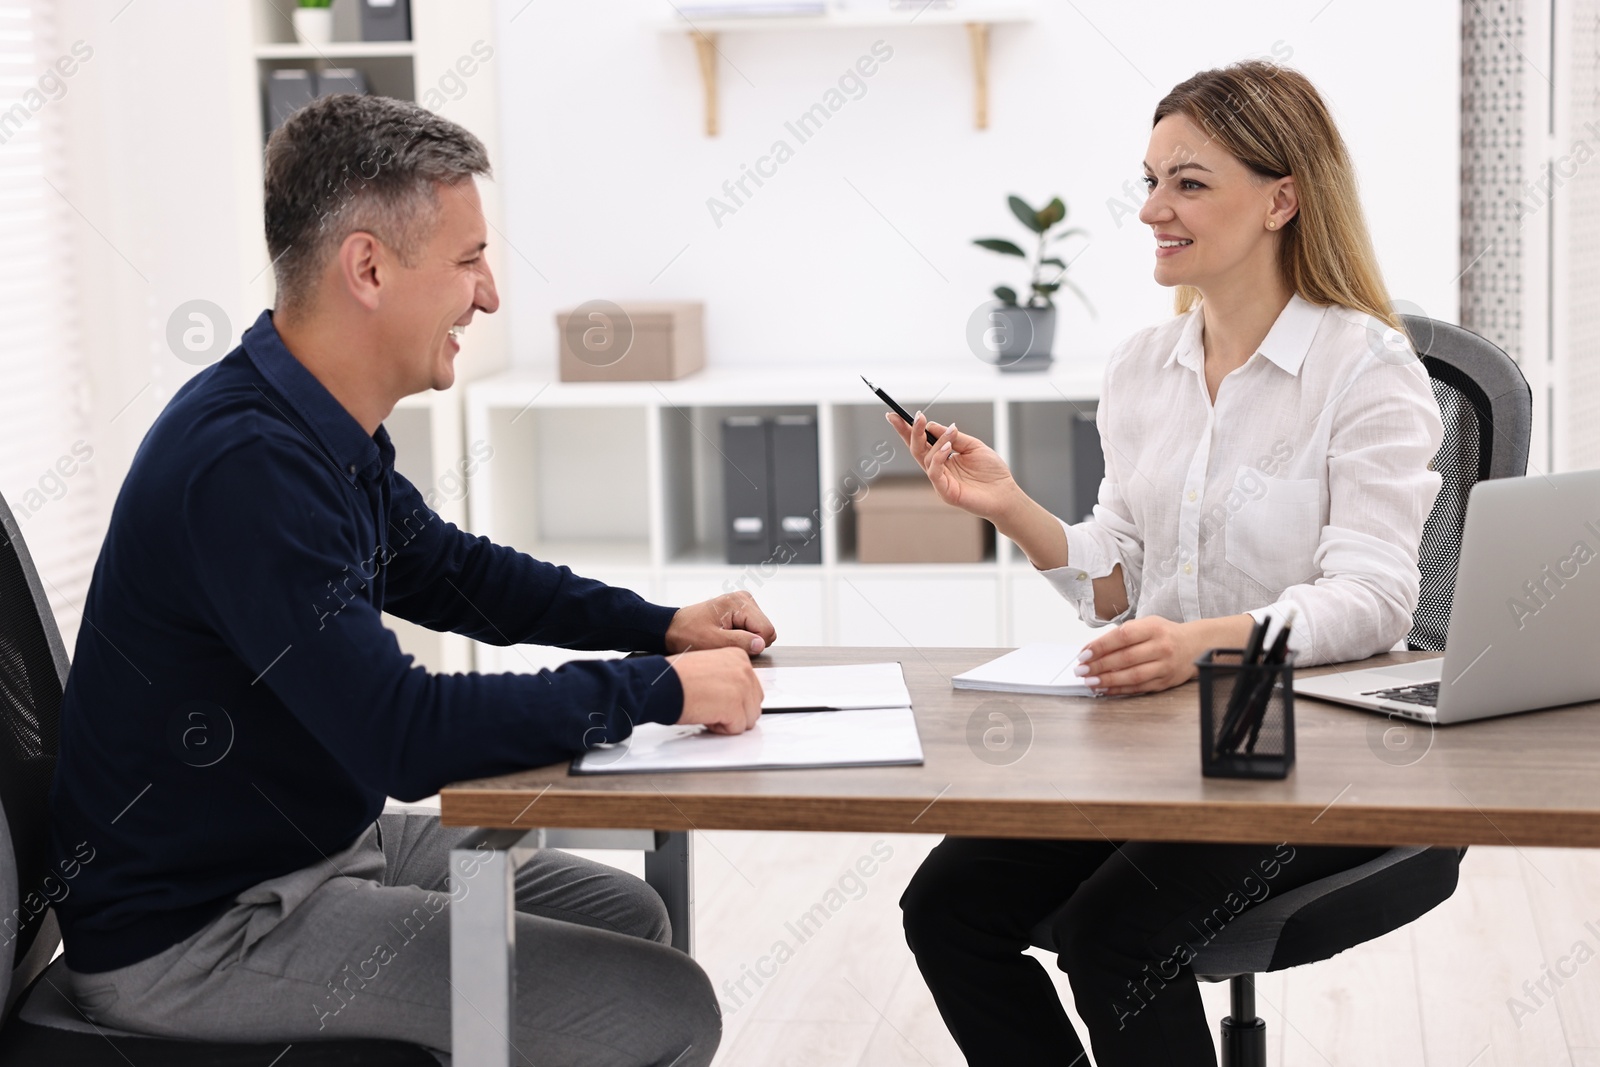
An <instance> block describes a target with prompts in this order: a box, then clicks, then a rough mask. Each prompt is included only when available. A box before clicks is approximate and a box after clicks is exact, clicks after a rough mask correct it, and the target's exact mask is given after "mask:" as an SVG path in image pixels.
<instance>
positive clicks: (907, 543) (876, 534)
mask: <svg viewBox="0 0 1600 1067" xmlns="http://www.w3.org/2000/svg"><path fill="white" fill-rule="evenodd" d="M855 509H856V561H857V562H858V563H980V562H982V561H983V558H984V554H985V550H986V548H987V542H988V539H989V538H988V533H989V524H988V523H986V522H984V521H983V520H982V519H980V518H978V517H977V516H976V515H970V514H968V513H967V512H965V511H962V510H961V509H960V508H954V507H951V506H950V505H949V504H946V503H945V502H944V501H942V500H940V499H939V494H938V493H936V492H935V491H934V488H933V485H932V484H931V483H930V482H929V481H928V479H927V478H925V477H923V476H922V475H920V474H919V475H914V476H910V477H894V478H879V479H878V480H877V481H875V482H872V483H870V484H869V485H868V486H867V492H866V494H865V495H864V496H862V497H860V498H859V499H857V500H856V502H855Z"/></svg>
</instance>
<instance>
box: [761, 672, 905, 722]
mask: <svg viewBox="0 0 1600 1067" xmlns="http://www.w3.org/2000/svg"><path fill="white" fill-rule="evenodd" d="M755 671H756V677H757V678H759V679H760V680H761V688H762V689H763V690H765V691H766V695H765V696H764V697H763V698H762V700H761V707H762V710H764V711H772V710H774V709H778V708H841V709H842V708H909V707H910V706H911V691H910V690H909V689H907V688H906V676H905V672H904V671H902V670H901V669H900V664H898V663H850V664H841V665H838V666H827V667H757V668H756V669H755Z"/></svg>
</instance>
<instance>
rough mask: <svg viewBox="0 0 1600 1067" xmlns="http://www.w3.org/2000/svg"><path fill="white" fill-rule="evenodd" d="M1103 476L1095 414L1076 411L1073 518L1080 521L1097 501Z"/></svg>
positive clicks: (1073, 427) (1101, 455)
mask: <svg viewBox="0 0 1600 1067" xmlns="http://www.w3.org/2000/svg"><path fill="white" fill-rule="evenodd" d="M1105 476H1106V457H1105V454H1104V453H1102V452H1101V451H1100V428H1099V427H1097V426H1096V425H1095V423H1094V412H1092V411H1091V412H1088V413H1084V412H1078V413H1077V414H1076V415H1075V416H1074V417H1073V419H1072V516H1071V517H1070V518H1069V519H1068V520H1067V521H1069V522H1082V521H1083V520H1084V519H1087V518H1088V517H1089V515H1090V513H1091V512H1093V511H1094V505H1095V502H1096V501H1098V500H1099V499H1100V482H1101V481H1102V480H1104V478H1105Z"/></svg>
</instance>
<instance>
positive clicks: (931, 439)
mask: <svg viewBox="0 0 1600 1067" xmlns="http://www.w3.org/2000/svg"><path fill="white" fill-rule="evenodd" d="M861 380H862V381H864V382H867V376H866V375H865V374H863V375H862V376H861ZM867 388H868V389H871V390H872V391H873V392H874V393H877V394H878V399H879V400H881V401H883V402H884V403H885V404H888V405H889V407H890V409H892V410H893V411H894V413H895V414H896V415H899V416H900V417H901V418H902V419H905V420H906V425H907V426H910V425H911V424H912V423H914V422H916V421H917V420H916V419H914V418H912V417H911V413H910V412H908V411H906V409H905V408H903V407H901V406H900V405H899V404H896V403H895V402H894V397H892V396H890V395H889V394H888V393H886V392H884V391H883V390H882V389H879V388H878V387H877V386H876V385H873V384H872V383H871V382H867ZM922 432H923V433H925V434H927V435H928V443H929V444H930V445H936V444H938V443H939V439H938V438H937V437H935V436H933V431H932V430H923V431H922Z"/></svg>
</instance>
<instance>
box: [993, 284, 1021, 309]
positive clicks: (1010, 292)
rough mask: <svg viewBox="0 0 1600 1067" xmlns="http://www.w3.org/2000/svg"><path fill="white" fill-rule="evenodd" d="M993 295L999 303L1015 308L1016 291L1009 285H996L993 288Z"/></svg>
mask: <svg viewBox="0 0 1600 1067" xmlns="http://www.w3.org/2000/svg"><path fill="white" fill-rule="evenodd" d="M994 295H995V297H996V298H997V299H999V301H1000V302H1001V303H1002V304H1007V305H1010V306H1011V307H1016V304H1017V291H1016V290H1015V289H1013V288H1011V287H1010V286H1009V285H997V286H995V290H994Z"/></svg>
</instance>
